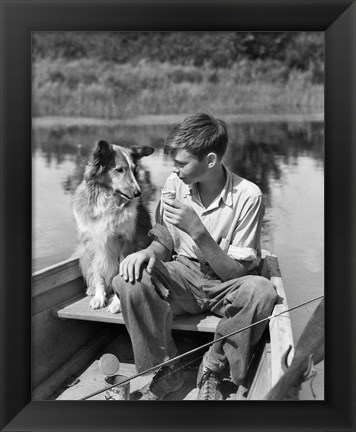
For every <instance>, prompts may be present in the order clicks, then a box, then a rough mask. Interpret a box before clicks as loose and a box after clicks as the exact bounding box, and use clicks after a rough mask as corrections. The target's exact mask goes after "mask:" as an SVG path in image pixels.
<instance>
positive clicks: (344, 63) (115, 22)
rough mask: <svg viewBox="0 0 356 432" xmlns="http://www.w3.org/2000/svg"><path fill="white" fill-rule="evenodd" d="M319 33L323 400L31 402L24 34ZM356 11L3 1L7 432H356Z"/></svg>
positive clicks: (276, 4)
mask: <svg viewBox="0 0 356 432" xmlns="http://www.w3.org/2000/svg"><path fill="white" fill-rule="evenodd" d="M42 30H43V31H50V30H73V31H80V30H92V31H96V30H103V31H110V30H122V31H123V30H132V31H158V30H162V31H164V30H182V31H188V30H194V31H203V30H204V31H218V30H221V31H228V30H234V31H247V30H248V31H286V30H289V31H301V30H306V31H324V32H325V42H326V45H325V47H326V62H325V66H326V82H325V146H326V164H325V191H326V199H325V203H326V204H325V215H326V221H325V222H326V223H325V231H326V232H325V234H326V237H325V238H326V244H325V250H326V252H325V280H326V360H325V378H326V379H325V401H299V402H265V401H261V402H249V403H241V402H240V403H238V402H236V403H227V402H225V403H221V402H220V403H219V402H213V403H211V404H210V405H208V406H207V405H206V402H205V403H204V402H198V401H191V402H189V403H188V402H141V403H130V402H129V403H122V404H115V403H114V404H111V403H107V402H105V401H90V402H89V401H87V402H84V401H83V402H69V401H43V402H31V325H30V322H31V286H30V284H31V241H32V239H31V194H32V191H31V175H32V168H31V146H30V139H31V32H32V31H42ZM355 118H356V117H355V3H354V1H350V0H332V1H331V0H309V1H304V0H298V1H296V0H282V1H270V0H264V1H255V0H250V1H239V0H231V1H211V0H207V1H204V2H201V1H196V0H192V1H189V2H188V1H183V0H182V1H181V0H176V1H174V0H173V1H172V0H171V1H168V0H167V1H151V0H146V1H107V0H103V1H98V0H90V1H89V0H73V1H66V0H62V1H52V0H44V1H33V0H25V1H21V0H20V1H13V0H2V1H1V159H0V160H1V171H0V172H1V174H0V175H1V182H0V187H1V207H0V208H1V240H0V242H1V243H0V245H1V272H0V277H1V291H0V293H1V300H0V307H1V313H0V320H1V335H0V341H1V342H0V343H1V362H0V371H1V375H0V386H1V387H0V397H1V404H0V426H1V430H3V431H20V430H21V431H23V430H31V431H51V430H56V431H62V430H63V431H65V430H71V431H76V430H78V431H79V430H86V431H106V430H108V431H109V430H116V431H126V430H127V431H129V430H130V431H141V430H142V431H150V430H152V431H180V430H186V431H191V430H192V431H235V430H236V431H254V430H261V431H264V430H265V431H288V430H290V431H299V430H300V431H302V430H306V431H314V430H315V431H316V430H318V431H319V430H333V431H351V430H355V414H354V412H353V408H354V406H355V402H356V401H355V390H356V388H355V370H356V369H355V340H356V338H355V270H354V267H355V263H356V260H355V223H356V218H355V186H356V182H355V173H356V169H355V168H356V166H355V165H356V157H355V156H356V155H355Z"/></svg>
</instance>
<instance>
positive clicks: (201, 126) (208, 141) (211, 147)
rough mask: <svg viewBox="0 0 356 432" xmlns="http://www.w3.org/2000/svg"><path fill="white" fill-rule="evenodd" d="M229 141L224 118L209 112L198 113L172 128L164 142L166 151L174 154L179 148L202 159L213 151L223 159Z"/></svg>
mask: <svg viewBox="0 0 356 432" xmlns="http://www.w3.org/2000/svg"><path fill="white" fill-rule="evenodd" d="M227 141H228V135H227V129H226V124H225V122H224V121H223V120H220V119H216V118H214V117H213V116H212V115H209V114H205V113H196V114H193V115H191V116H189V117H187V118H186V119H184V120H183V121H182V123H180V124H179V125H177V126H175V127H174V128H173V129H172V130H171V132H170V133H169V134H168V137H167V139H166V141H165V144H164V152H165V153H166V154H170V155H174V154H175V153H176V152H177V151H179V150H187V151H189V152H190V153H192V154H193V155H194V156H196V157H197V158H198V159H200V160H201V159H202V158H203V157H204V156H206V155H207V154H209V153H211V152H213V153H216V154H217V156H218V158H219V159H220V160H221V159H222V157H223V156H224V154H225V152H226V148H227Z"/></svg>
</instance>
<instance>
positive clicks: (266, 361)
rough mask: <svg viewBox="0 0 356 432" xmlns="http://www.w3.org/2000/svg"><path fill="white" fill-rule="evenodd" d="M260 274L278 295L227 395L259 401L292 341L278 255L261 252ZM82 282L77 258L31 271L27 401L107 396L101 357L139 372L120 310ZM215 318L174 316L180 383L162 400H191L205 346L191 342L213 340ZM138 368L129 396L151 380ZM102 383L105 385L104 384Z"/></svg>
mask: <svg viewBox="0 0 356 432" xmlns="http://www.w3.org/2000/svg"><path fill="white" fill-rule="evenodd" d="M259 273H260V274H261V275H262V276H264V277H266V278H268V279H270V280H271V282H272V283H273V285H274V287H275V289H276V291H277V294H278V296H279V297H278V301H277V303H276V305H275V307H274V310H273V314H272V315H273V316H272V317H271V318H270V319H269V323H268V326H267V328H266V331H265V333H264V335H263V337H262V338H261V341H260V343H259V345H258V347H257V348H256V350H255V352H254V355H253V356H252V359H251V361H250V365H249V370H248V374H247V377H246V380H245V382H244V385H243V386H239V387H238V388H236V386H235V385H233V383H232V382H231V381H230V380H229V377H228V376H227V377H225V378H224V380H223V396H224V399H226V400H261V399H263V398H264V397H265V396H266V394H267V393H268V392H269V390H270V389H271V388H272V387H273V386H274V384H275V383H276V382H277V381H278V380H279V378H280V377H281V376H282V375H283V373H284V371H283V368H282V358H283V355H284V354H285V353H286V351H287V350H288V349H289V347H291V353H290V354H289V356H288V360H289V362H290V360H291V359H292V357H293V350H294V342H293V334H292V327H291V320H290V315H289V313H288V312H285V311H288V304H287V298H286V293H285V289H284V285H283V281H282V276H281V271H280V269H279V264H278V259H277V257H276V256H275V255H273V254H271V253H270V252H268V251H263V254H262V260H261V263H260V266H259ZM84 293H85V283H84V280H83V278H82V275H81V271H80V268H79V263H78V259H68V260H66V261H63V262H61V263H59V264H56V265H53V266H51V267H48V268H45V269H43V270H40V271H37V272H35V273H33V275H32V400H79V399H82V398H86V396H88V395H91V394H93V393H95V392H99V391H100V393H98V394H96V395H94V396H92V397H91V398H90V400H95V399H96V400H105V398H106V396H105V395H106V392H105V374H104V372H103V370H102V368H101V367H100V366H101V363H100V359H101V358H102V356H103V355H104V354H113V355H115V357H116V358H117V359H118V360H119V373H120V374H121V375H123V376H127V377H132V376H134V375H136V373H137V372H136V369H135V365H134V360H133V354H132V348H131V342H130V338H129V336H128V333H127V330H126V327H125V323H124V320H123V317H122V315H121V314H110V313H108V312H107V311H106V309H100V310H93V309H91V308H90V307H89V300H90V299H89V298H88V297H87V296H85V294H84ZM218 321H219V318H218V317H217V316H214V315H212V314H201V315H197V316H188V315H187V316H179V317H176V318H175V319H174V322H173V337H174V339H175V342H176V344H177V346H178V349H179V351H180V353H184V352H188V351H190V350H191V351H193V352H194V354H189V355H188V356H186V357H185V358H184V363H185V367H184V376H185V385H184V387H183V388H182V389H181V390H179V391H178V392H175V393H172V394H170V395H168V396H167V400H192V399H196V396H197V389H196V374H197V369H198V366H199V363H200V361H201V357H202V355H203V354H204V351H203V352H201V351H199V350H197V351H196V350H195V348H197V347H199V346H201V345H204V344H207V343H209V341H212V339H213V334H214V331H215V328H216V325H217V323H218ZM149 380H150V376H149V375H143V376H140V377H137V378H134V379H133V380H131V381H130V392H131V395H132V394H133V393H134V392H135V391H136V390H139V389H140V388H141V387H142V386H143V385H145V384H146V383H147V382H149ZM101 390H103V391H101Z"/></svg>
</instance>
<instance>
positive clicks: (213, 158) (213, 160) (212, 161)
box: [207, 153, 218, 168]
mask: <svg viewBox="0 0 356 432" xmlns="http://www.w3.org/2000/svg"><path fill="white" fill-rule="evenodd" d="M207 159H208V167H209V168H213V167H214V166H215V165H216V163H217V161H218V156H217V154H216V153H209V154H208V156H207Z"/></svg>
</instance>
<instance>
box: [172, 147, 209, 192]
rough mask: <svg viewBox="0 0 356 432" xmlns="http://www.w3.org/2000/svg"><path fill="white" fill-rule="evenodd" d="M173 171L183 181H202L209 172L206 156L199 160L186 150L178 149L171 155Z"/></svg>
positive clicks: (190, 182) (186, 182)
mask: <svg viewBox="0 0 356 432" xmlns="http://www.w3.org/2000/svg"><path fill="white" fill-rule="evenodd" d="M173 163H174V168H173V172H174V173H175V174H177V176H178V177H179V178H180V179H181V180H182V181H183V182H184V183H185V184H193V183H198V182H201V181H203V180H204V179H205V178H206V177H207V175H208V174H209V169H208V161H207V156H205V157H203V159H201V160H199V159H198V158H197V157H196V156H194V155H193V154H192V153H191V152H189V151H187V150H179V151H177V153H175V154H174V155H173Z"/></svg>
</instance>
